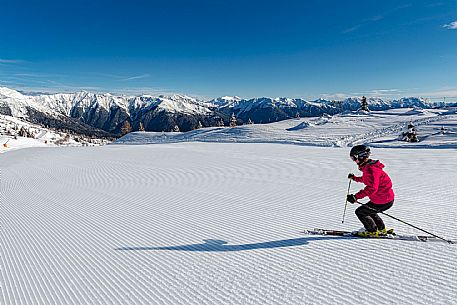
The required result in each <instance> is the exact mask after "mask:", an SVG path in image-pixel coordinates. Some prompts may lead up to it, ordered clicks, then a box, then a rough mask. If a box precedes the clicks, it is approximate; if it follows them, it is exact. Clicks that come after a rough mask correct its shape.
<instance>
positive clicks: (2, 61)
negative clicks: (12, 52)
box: [0, 58, 24, 64]
mask: <svg viewBox="0 0 457 305" xmlns="http://www.w3.org/2000/svg"><path fill="white" fill-rule="evenodd" d="M23 62H24V61H23V60H21V59H5V58H0V64H20V63H23Z"/></svg>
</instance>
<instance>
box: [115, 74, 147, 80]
mask: <svg viewBox="0 0 457 305" xmlns="http://www.w3.org/2000/svg"><path fill="white" fill-rule="evenodd" d="M149 76H150V75H149V74H142V75H136V76H131V77H126V78H123V79H121V81H129V80H135V79H142V78H148V77H149Z"/></svg>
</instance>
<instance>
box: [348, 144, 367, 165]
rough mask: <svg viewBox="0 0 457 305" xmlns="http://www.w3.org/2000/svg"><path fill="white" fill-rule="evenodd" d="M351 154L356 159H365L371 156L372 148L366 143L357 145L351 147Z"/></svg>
mask: <svg viewBox="0 0 457 305" xmlns="http://www.w3.org/2000/svg"><path fill="white" fill-rule="evenodd" d="M349 156H350V157H351V159H352V160H354V161H355V160H359V161H363V160H365V159H366V158H368V157H369V156H370V148H369V147H368V146H366V145H356V146H354V147H352V148H351V152H350V153H349Z"/></svg>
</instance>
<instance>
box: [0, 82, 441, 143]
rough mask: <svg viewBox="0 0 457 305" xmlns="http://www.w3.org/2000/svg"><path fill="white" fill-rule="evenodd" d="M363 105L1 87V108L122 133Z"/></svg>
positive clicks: (387, 105)
mask: <svg viewBox="0 0 457 305" xmlns="http://www.w3.org/2000/svg"><path fill="white" fill-rule="evenodd" d="M368 103H369V108H370V109H371V110H386V109H391V108H404V107H420V108H434V107H440V106H443V105H444V104H443V103H426V102H425V101H424V100H423V99H421V98H402V99H399V100H393V101H383V100H381V99H374V98H370V99H368ZM359 108H360V99H358V98H348V99H345V100H342V101H329V100H324V99H319V100H315V101H307V100H304V99H291V98H267V97H262V98H253V99H242V98H240V97H236V96H235V97H227V96H226V97H220V98H217V99H213V100H209V101H204V100H200V99H196V98H193V97H189V96H185V95H171V96H162V95H160V96H151V95H141V96H115V95H112V94H109V93H103V94H99V93H90V92H86V91H82V92H76V93H59V94H27V93H21V92H19V91H16V90H13V89H10V88H6V87H0V114H4V115H9V116H13V117H18V118H21V119H24V120H27V121H30V122H32V123H38V124H42V125H45V126H49V127H54V128H58V129H59V128H60V129H69V130H73V131H75V132H79V133H83V134H91V135H98V136H109V135H111V136H112V135H117V134H120V132H121V127H122V125H123V124H124V122H125V121H128V122H129V123H130V125H131V126H132V128H133V130H134V131H135V130H138V129H139V128H140V123H141V124H142V125H143V126H144V128H145V130H146V131H170V130H172V129H173V128H174V127H175V126H178V127H179V129H180V130H181V131H189V130H193V129H195V128H197V126H198V125H199V124H200V123H201V125H202V126H204V127H207V126H217V125H219V124H220V122H221V121H223V122H224V124H226V125H227V124H228V123H229V121H230V117H231V115H232V113H233V114H235V116H236V118H237V122H238V124H243V123H245V122H247V121H248V120H251V121H253V122H254V123H271V122H276V121H281V120H284V119H288V118H293V117H297V116H301V117H310V116H320V115H323V114H331V115H333V114H336V113H341V112H344V111H353V110H357V109H359Z"/></svg>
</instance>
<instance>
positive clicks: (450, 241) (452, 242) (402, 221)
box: [356, 201, 456, 244]
mask: <svg viewBox="0 0 457 305" xmlns="http://www.w3.org/2000/svg"><path fill="white" fill-rule="evenodd" d="M356 202H357V203H358V204H360V205H363V206H364V207H367V208H369V209H370V210H372V211H375V212H376V213H381V214H383V215H386V216H388V217H390V218H392V219H395V220H397V221H399V222H401V223H404V224H405V225H408V226H410V227H413V228H414V229H417V230H419V231H422V232H424V233H427V234H429V235H432V236H434V237H436V238H439V239H441V240H444V241H446V242H448V243H450V244H455V243H456V242H455V241H452V240H450V239H445V238H443V237H440V236H438V235H435V234H433V233H430V232H428V231H425V230H423V229H421V228H419V227H416V226H415V225H412V224H410V223H407V222H406V221H404V220H401V219H399V218H397V217H394V216H392V215H389V214H387V213H384V212H382V211H378V210H376V209H374V208H372V207H369V206H367V205H366V204H363V203H362V202H360V201H356Z"/></svg>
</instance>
